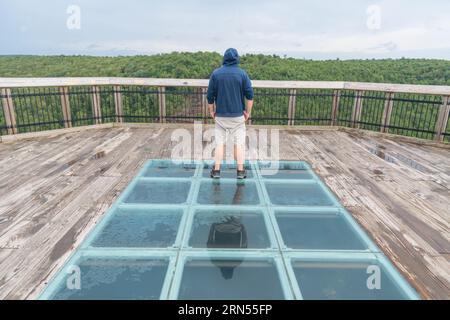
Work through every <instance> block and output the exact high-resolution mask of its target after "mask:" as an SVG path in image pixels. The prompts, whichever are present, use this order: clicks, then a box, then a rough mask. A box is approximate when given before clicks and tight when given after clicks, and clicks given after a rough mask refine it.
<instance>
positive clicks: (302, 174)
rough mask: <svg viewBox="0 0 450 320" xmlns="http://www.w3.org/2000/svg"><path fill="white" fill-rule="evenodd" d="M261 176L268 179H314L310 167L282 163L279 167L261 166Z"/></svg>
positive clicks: (293, 163)
mask: <svg viewBox="0 0 450 320" xmlns="http://www.w3.org/2000/svg"><path fill="white" fill-rule="evenodd" d="M260 170H261V176H262V177H264V178H266V179H286V180H291V179H314V176H313V174H312V173H311V172H310V170H308V167H307V166H305V165H303V164H302V163H295V162H280V163H279V164H278V166H276V167H274V168H272V167H271V166H264V165H260Z"/></svg>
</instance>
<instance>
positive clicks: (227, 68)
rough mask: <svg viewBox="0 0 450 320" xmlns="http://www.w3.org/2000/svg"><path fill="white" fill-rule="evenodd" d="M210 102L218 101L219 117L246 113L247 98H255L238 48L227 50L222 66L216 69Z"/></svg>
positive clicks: (210, 85)
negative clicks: (240, 61)
mask: <svg viewBox="0 0 450 320" xmlns="http://www.w3.org/2000/svg"><path fill="white" fill-rule="evenodd" d="M207 98H208V103H209V104H213V103H214V102H215V103H216V115H217V116H219V117H240V116H242V115H243V114H244V110H245V99H244V98H246V99H247V100H253V88H252V83H251V81H250V78H249V76H248V75H247V72H245V71H244V70H242V69H241V68H239V54H238V52H237V50H236V49H233V48H230V49H228V50H227V51H225V54H224V56H223V65H222V67H220V68H218V69H216V70H214V72H213V73H212V75H211V78H210V80H209V86H208V94H207Z"/></svg>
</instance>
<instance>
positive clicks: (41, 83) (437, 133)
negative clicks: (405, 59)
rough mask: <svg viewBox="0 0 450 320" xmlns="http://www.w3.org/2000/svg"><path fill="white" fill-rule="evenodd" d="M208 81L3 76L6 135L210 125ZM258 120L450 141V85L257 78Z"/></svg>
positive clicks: (1, 116)
mask: <svg viewBox="0 0 450 320" xmlns="http://www.w3.org/2000/svg"><path fill="white" fill-rule="evenodd" d="M207 85H208V80H198V79H143V78H0V89H1V91H0V135H7V134H17V133H23V132H33V131H42V130H52V129H60V128H70V127H75V126H84V125H94V124H101V123H111V122H119V123H121V122H143V123H148V122H160V123H173V122H193V121H203V122H205V123H210V122H211V119H209V114H208V110H207V101H206V87H207ZM253 86H254V88H255V98H254V99H255V104H254V109H253V110H254V111H253V113H252V118H251V124H268V125H287V126H296V125H315V126H319V125H326V126H344V127H352V128H359V129H366V130H373V131H379V132H383V133H393V134H399V135H405V136H412V137H417V138H423V139H434V140H437V141H444V142H449V141H450V121H449V117H450V101H449V96H450V86H422V85H399V84H376V83H352V82H314V81H310V82H308V81H253Z"/></svg>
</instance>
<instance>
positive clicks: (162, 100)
mask: <svg viewBox="0 0 450 320" xmlns="http://www.w3.org/2000/svg"><path fill="white" fill-rule="evenodd" d="M158 101H159V122H161V123H163V122H166V88H165V87H159V88H158Z"/></svg>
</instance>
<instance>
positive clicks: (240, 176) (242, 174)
mask: <svg viewBox="0 0 450 320" xmlns="http://www.w3.org/2000/svg"><path fill="white" fill-rule="evenodd" d="M237 178H238V179H245V178H247V175H246V173H245V169H244V170H238V171H237Z"/></svg>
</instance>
